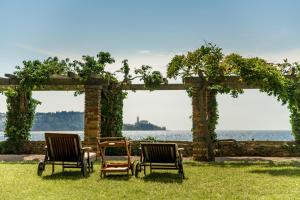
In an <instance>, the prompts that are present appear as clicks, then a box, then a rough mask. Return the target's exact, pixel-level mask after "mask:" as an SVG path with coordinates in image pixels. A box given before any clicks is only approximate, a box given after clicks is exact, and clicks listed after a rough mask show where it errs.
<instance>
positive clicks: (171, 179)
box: [142, 172, 187, 183]
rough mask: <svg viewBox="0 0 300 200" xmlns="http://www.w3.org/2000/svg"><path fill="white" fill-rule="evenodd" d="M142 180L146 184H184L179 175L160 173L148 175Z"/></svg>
mask: <svg viewBox="0 0 300 200" xmlns="http://www.w3.org/2000/svg"><path fill="white" fill-rule="evenodd" d="M142 179H143V180H144V181H145V182H150V181H151V182H160V183H182V182H183V180H186V179H187V178H185V179H182V178H181V177H180V176H179V175H178V174H177V173H176V174H174V173H167V172H164V173H158V172H152V173H151V174H149V175H146V176H144V177H142Z"/></svg>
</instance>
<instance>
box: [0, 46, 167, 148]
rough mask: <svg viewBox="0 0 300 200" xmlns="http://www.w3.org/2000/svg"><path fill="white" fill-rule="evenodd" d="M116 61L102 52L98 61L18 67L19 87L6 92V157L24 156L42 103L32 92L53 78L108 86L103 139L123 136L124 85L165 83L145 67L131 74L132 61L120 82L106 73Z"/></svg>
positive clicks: (104, 96)
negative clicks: (97, 81)
mask: <svg viewBox="0 0 300 200" xmlns="http://www.w3.org/2000/svg"><path fill="white" fill-rule="evenodd" d="M114 62H115V60H114V59H113V58H112V57H111V55H110V53H108V52H100V53H99V54H97V56H96V58H95V57H92V56H83V57H82V60H81V61H77V60H74V61H72V62H70V61H69V59H65V60H59V59H58V58H57V57H54V58H48V59H46V60H44V61H43V62H41V61H39V60H34V61H24V62H23V67H19V66H17V67H16V71H15V72H14V77H13V78H14V79H16V80H17V81H19V85H18V86H16V87H14V88H10V89H8V90H7V91H5V95H6V96H7V113H6V116H7V117H6V127H5V136H6V137H7V138H8V139H7V141H6V142H5V144H4V145H1V146H3V147H4V148H2V150H3V149H4V151H5V152H6V153H19V152H24V151H26V150H24V148H25V145H24V144H25V143H26V142H27V141H28V140H29V138H30V129H31V126H32V123H33V119H34V116H35V110H36V107H37V106H38V104H40V102H39V101H37V100H36V99H34V98H33V97H32V91H33V90H35V89H39V88H41V87H43V85H44V84H45V83H47V82H48V81H49V80H50V79H51V77H52V76H53V75H63V76H67V75H68V74H72V75H73V76H76V77H77V78H78V79H79V80H80V81H81V82H82V83H86V81H88V80H90V79H93V78H97V79H99V78H100V79H102V80H104V81H106V83H108V84H107V85H106V86H104V88H103V89H102V95H101V103H102V106H101V112H102V115H101V117H102V119H101V121H102V123H101V132H102V133H103V136H121V135H122V125H123V100H124V98H126V94H127V93H125V92H123V91H122V85H124V84H130V83H131V80H133V79H135V78H140V79H141V80H144V81H145V84H146V86H147V87H149V88H153V87H154V86H157V85H159V84H161V83H162V82H163V81H165V79H163V77H162V75H161V73H160V72H157V71H154V72H151V67H149V66H147V67H146V68H145V67H144V66H142V67H141V69H137V70H136V73H135V74H136V75H135V76H133V75H131V74H130V68H129V65H128V61H127V60H124V61H123V62H122V63H123V67H121V69H120V70H118V71H117V72H119V73H120V72H121V73H123V74H124V79H123V80H122V81H118V79H117V78H116V74H115V73H111V72H109V71H107V70H106V68H105V67H106V65H108V64H112V63H114ZM83 92H84V91H76V92H75V95H78V94H81V93H83Z"/></svg>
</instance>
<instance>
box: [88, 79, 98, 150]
mask: <svg viewBox="0 0 300 200" xmlns="http://www.w3.org/2000/svg"><path fill="white" fill-rule="evenodd" d="M84 105H85V110H84V144H85V145H87V146H91V147H93V149H94V150H96V147H97V140H96V137H100V132H101V86H99V85H86V86H85V104H84Z"/></svg>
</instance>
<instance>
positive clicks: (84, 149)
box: [81, 147, 93, 152]
mask: <svg viewBox="0 0 300 200" xmlns="http://www.w3.org/2000/svg"><path fill="white" fill-rule="evenodd" d="M81 149H82V150H83V151H88V152H89V151H92V150H93V149H92V147H82V148H81Z"/></svg>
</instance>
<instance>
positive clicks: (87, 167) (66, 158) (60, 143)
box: [38, 133, 96, 176]
mask: <svg viewBox="0 0 300 200" xmlns="http://www.w3.org/2000/svg"><path fill="white" fill-rule="evenodd" d="M45 140H46V145H47V146H46V147H45V159H44V161H40V162H39V165H38V175H39V176H41V175H42V173H43V171H44V170H45V165H46V164H48V163H49V164H50V163H51V164H52V174H53V173H54V165H62V167H63V170H64V169H65V168H81V171H82V173H83V175H84V176H86V175H87V173H88V172H90V171H91V170H93V162H94V161H95V160H96V153H92V152H90V151H91V150H92V149H91V148H90V147H84V148H82V147H81V141H80V137H79V135H77V134H61V133H45Z"/></svg>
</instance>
